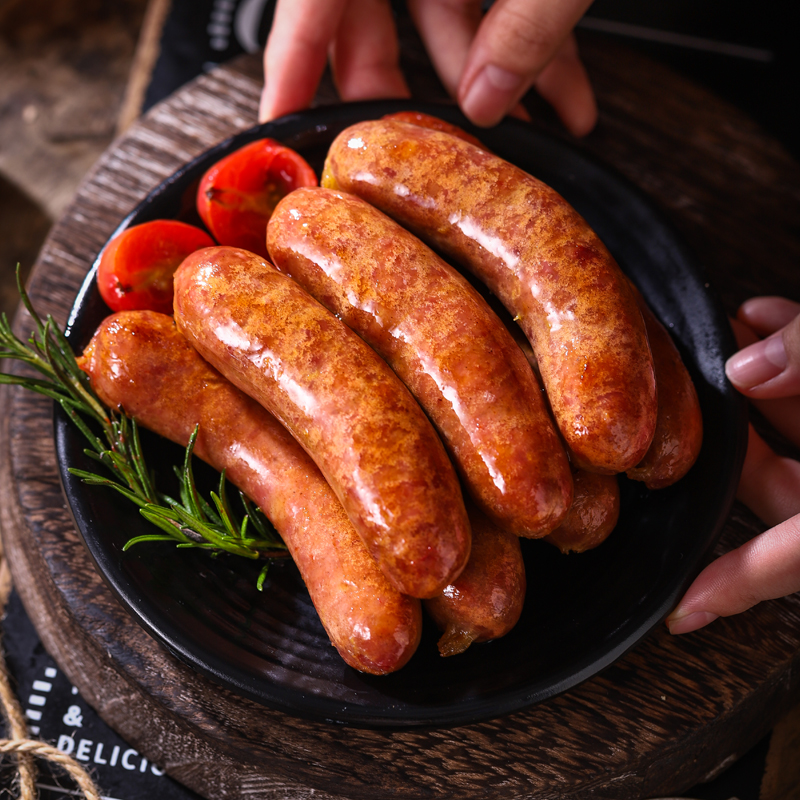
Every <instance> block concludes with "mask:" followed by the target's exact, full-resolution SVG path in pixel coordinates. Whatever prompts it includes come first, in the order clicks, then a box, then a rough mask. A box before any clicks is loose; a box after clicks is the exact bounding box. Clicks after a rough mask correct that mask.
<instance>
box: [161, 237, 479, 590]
mask: <svg viewBox="0 0 800 800" xmlns="http://www.w3.org/2000/svg"><path fill="white" fill-rule="evenodd" d="M175 320H176V322H177V325H178V329H179V330H180V331H181V333H183V335H184V336H186V338H187V339H188V340H189V342H190V343H191V344H192V345H193V346H194V347H195V348H196V349H197V350H198V351H199V352H200V354H201V355H202V356H203V357H204V358H205V359H206V360H207V361H209V362H210V363H211V364H212V365H213V366H214V367H216V368H217V369H218V370H219V371H220V372H222V374H223V375H225V377H226V378H228V379H229V380H230V381H231V382H232V383H233V384H234V385H236V386H238V387H239V388H240V389H241V390H242V391H243V392H245V393H246V394H248V395H249V396H251V397H252V398H254V399H255V400H257V401H258V402H259V403H261V405H263V406H264V407H265V408H266V409H267V410H268V411H269V412H270V413H272V414H273V415H274V416H275V417H277V419H278V420H279V421H280V422H281V423H282V424H283V425H284V426H285V427H286V428H287V429H288V430H289V432H290V433H291V434H292V435H293V436H294V437H295V439H296V440H297V441H298V442H299V443H300V444H301V445H302V446H303V448H304V449H305V450H306V452H307V453H308V454H309V455H310V456H311V458H312V459H313V460H314V461H315V463H316V464H317V466H318V467H319V468H320V470H321V471H322V474H323V475H324V476H325V478H326V479H327V480H328V482H329V483H330V484H331V487H332V488H333V490H334V492H336V495H337V496H338V497H339V500H340V501H341V503H342V505H343V506H344V508H345V511H347V513H348V516H349V517H350V519H351V521H352V522H353V526H354V527H355V529H356V531H358V533H359V535H360V536H361V537H362V539H363V540H364V543H365V544H366V545H367V548H368V549H369V551H370V553H372V555H373V557H374V558H375V559H376V561H377V562H378V564H379V565H380V567H381V569H383V571H384V573H385V574H386V576H387V577H388V578H389V580H390V581H391V582H392V583H393V584H394V586H395V587H396V588H397V589H398V590H399V591H401V592H402V593H403V594H409V595H411V596H412V597H432V596H433V595H435V594H438V593H439V592H440V591H441V590H442V588H443V587H444V586H446V585H447V584H448V583H450V582H451V581H452V580H454V579H455V577H457V576H458V574H459V573H460V572H461V570H462V569H463V568H464V565H465V563H466V561H467V558H468V557H469V548H470V527H469V521H468V519H467V514H466V509H465V508H464V501H463V498H462V496H461V489H460V486H459V483H458V478H457V476H456V473H455V470H454V468H453V466H452V464H451V463H450V460H449V459H448V457H447V453H446V452H445V450H444V446H443V445H442V443H441V440H440V439H439V437H438V435H437V434H436V431H435V430H434V429H433V426H432V425H431V423H430V421H429V420H428V418H427V417H426V416H425V414H424V412H423V411H422V409H421V408H420V407H419V404H418V403H417V402H416V400H414V398H413V397H412V396H411V394H410V393H409V391H408V389H406V387H405V386H404V385H403V384H402V383H401V382H400V379H399V378H398V377H397V376H396V375H395V374H394V373H393V372H392V370H391V369H390V367H389V366H388V365H387V364H386V362H385V361H383V359H381V358H380V356H378V354H377V353H376V352H375V351H374V350H373V349H372V348H370V347H369V346H368V345H367V344H365V343H364V341H363V340H362V339H361V338H360V337H359V336H358V335H357V334H355V333H354V332H353V331H352V330H350V328H348V327H347V326H346V325H345V324H344V323H343V322H341V321H340V320H338V319H336V317H335V316H334V315H333V314H331V313H330V312H329V311H328V310H327V309H325V308H324V307H323V306H322V305H321V304H320V303H318V302H317V301H316V300H314V299H313V298H312V297H311V296H310V295H309V294H308V293H307V292H305V291H304V290H303V289H302V288H301V287H300V286H299V285H298V284H296V283H295V282H294V281H293V280H292V279H291V278H289V277H287V276H286V275H282V274H281V273H280V272H278V270H276V269H275V267H274V266H272V264H270V263H268V262H267V261H265V260H264V259H262V258H259V257H258V256H256V255H254V254H252V253H249V252H247V251H245V250H239V249H237V248H232V247H216V248H207V249H205V250H198V251H196V252H195V253H193V254H192V255H191V256H190V257H189V258H187V259H185V260H184V262H183V263H182V264H181V266H180V267H179V268H178V270H177V272H176V274H175Z"/></svg>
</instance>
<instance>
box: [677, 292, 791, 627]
mask: <svg viewBox="0 0 800 800" xmlns="http://www.w3.org/2000/svg"><path fill="white" fill-rule="evenodd" d="M734 330H735V332H736V335H737V339H738V341H739V345H740V347H742V348H743V349H741V350H740V351H739V352H738V353H736V354H735V355H733V356H732V357H731V358H730V359H729V360H728V362H727V364H726V372H727V375H728V378H729V379H730V381H731V383H733V385H734V386H735V387H736V388H737V389H738V390H739V391H740V392H742V394H745V395H746V396H747V397H749V398H751V400H752V402H753V405H754V406H756V407H757V408H758V409H759V411H761V413H762V414H763V415H764V416H765V417H766V418H767V419H768V420H769V421H770V423H771V424H772V425H773V426H774V427H775V428H776V430H778V431H779V432H781V433H782V434H783V435H784V436H786V437H787V439H789V440H790V441H792V442H793V443H794V444H796V445H798V446H800V303H795V302H793V301H791V300H786V299H783V298H779V297H758V298H753V299H752V300H748V301H747V302H746V303H744V304H743V305H742V307H741V308H740V309H739V313H738V319H737V320H736V321H735V325H734ZM762 337H763V338H762ZM737 496H738V498H739V499H740V500H741V501H742V502H743V503H744V504H745V505H747V506H748V507H749V508H750V509H751V511H753V512H754V513H755V514H757V515H758V516H759V517H760V518H761V519H762V520H763V521H764V522H765V523H766V524H768V525H772V526H774V527H772V528H770V529H769V530H767V531H765V532H764V533H762V534H759V535H758V536H756V537H754V538H753V539H751V540H750V541H749V542H747V543H746V544H744V545H742V546H741V547H738V548H736V549H735V550H732V551H731V552H729V553H726V554H725V555H723V556H721V557H720V558H718V559H717V560H716V561H713V562H712V563H711V564H709V565H708V566H707V567H706V568H705V569H704V570H703V571H702V572H701V573H700V575H698V577H697V578H696V579H695V581H694V583H692V585H691V586H690V587H689V589H688V591H687V592H686V594H685V595H684V596H683V599H682V600H681V601H680V603H679V604H678V606H677V608H676V609H675V610H674V611H673V612H672V613H671V614H670V615H669V617H668V618H667V626H668V628H669V631H670V633H689V632H691V631H694V630H697V629H698V628H702V627H703V626H704V625H707V624H708V623H709V622H712V621H713V620H715V619H717V618H718V617H727V616H730V615H731V614H738V613H739V612H741V611H745V610H747V609H748V608H751V607H752V606H754V605H756V604H757V603H759V602H761V601H762V600H772V599H775V598H778V597H784V596H785V595H788V594H791V593H792V592H796V591H798V590H800V463H798V462H797V461H795V460H793V459H790V458H782V457H780V456H778V455H777V454H776V453H775V452H774V451H773V450H772V449H771V448H770V447H769V445H767V443H766V442H765V441H764V440H763V439H762V438H761V437H760V436H759V435H758V434H757V433H756V432H755V430H754V429H753V427H752V425H751V426H750V439H749V443H748V447H747V456H746V457H745V462H744V467H743V469H742V477H741V481H740V483H739V491H738V494H737Z"/></svg>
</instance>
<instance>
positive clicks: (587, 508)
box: [545, 469, 620, 553]
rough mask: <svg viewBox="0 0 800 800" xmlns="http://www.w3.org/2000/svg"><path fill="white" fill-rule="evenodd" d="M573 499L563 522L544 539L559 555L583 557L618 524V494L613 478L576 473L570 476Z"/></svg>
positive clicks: (617, 486) (582, 471)
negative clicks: (572, 484)
mask: <svg viewBox="0 0 800 800" xmlns="http://www.w3.org/2000/svg"><path fill="white" fill-rule="evenodd" d="M573 481H574V483H575V499H574V500H573V501H572V507H571V508H570V510H569V513H568V514H567V516H566V518H565V519H564V521H563V522H562V523H561V525H559V526H558V528H556V529H555V530H554V531H553V532H552V533H551V534H549V535H548V536H546V537H545V541H546V542H550V543H551V544H554V545H555V546H556V547H558V549H559V550H561V552H562V553H583V552H585V551H586V550H593V549H594V548H595V547H597V546H598V545H600V544H602V543H603V542H604V541H605V540H606V539H607V538H608V537H609V535H610V534H611V532H612V531H613V530H614V528H615V527H616V525H617V522H618V520H619V508H620V494H619V483H618V482H617V476H616V475H599V474H597V473H596V472H587V471H586V470H582V469H578V470H576V471H575V474H574V475H573Z"/></svg>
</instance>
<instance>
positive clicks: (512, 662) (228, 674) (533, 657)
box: [55, 102, 747, 727]
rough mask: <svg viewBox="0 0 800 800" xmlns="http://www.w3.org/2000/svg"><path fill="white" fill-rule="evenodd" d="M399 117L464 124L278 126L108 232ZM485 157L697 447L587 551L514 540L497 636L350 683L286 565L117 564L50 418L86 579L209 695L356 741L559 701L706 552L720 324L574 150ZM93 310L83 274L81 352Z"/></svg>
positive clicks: (505, 133) (122, 524)
mask: <svg viewBox="0 0 800 800" xmlns="http://www.w3.org/2000/svg"><path fill="white" fill-rule="evenodd" d="M409 108H413V109H416V110H421V111H427V112H429V113H432V114H436V115H438V116H440V117H444V118H446V119H448V120H450V121H452V122H455V123H456V124H459V125H462V126H464V127H465V128H467V129H470V130H472V129H471V128H470V126H469V125H468V123H467V122H466V120H465V119H464V118H463V117H462V116H461V115H460V114H459V112H458V111H457V110H456V109H455V108H454V107H449V106H443V107H440V106H436V107H431V106H426V105H422V104H418V103H408V102H371V103H361V104H350V105H344V106H336V107H325V108H320V109H316V110H312V111H308V112H304V113H301V114H296V115H292V116H289V117H285V118H283V119H281V120H278V121H276V122H273V123H269V124H266V125H262V126H259V127H256V128H253V129H252V130H249V131H246V132H244V133H242V134H240V135H237V136H235V137H233V138H232V139H230V140H228V141H226V142H223V143H222V144H220V145H218V146H217V147H214V148H213V149H211V150H210V151H208V152H207V153H205V154H203V155H202V156H200V157H199V158H197V159H196V160H194V161H193V162H191V163H189V164H187V165H186V166H184V167H183V168H182V169H180V170H179V171H178V172H177V173H176V174H174V175H173V176H172V177H170V178H169V179H168V180H166V181H165V182H164V183H163V184H161V185H160V186H159V187H158V188H156V189H155V190H154V191H153V192H152V194H151V195H150V196H149V197H148V198H147V199H146V200H145V201H144V202H143V203H142V204H141V205H139V206H138V207H137V208H136V209H135V210H134V211H133V212H132V213H131V215H130V216H129V217H128V218H127V219H126V220H125V222H124V223H123V225H122V226H121V227H125V226H127V225H131V224H134V223H138V222H143V221H145V220H148V219H154V218H159V217H175V216H178V215H179V214H181V213H182V209H185V207H186V203H185V198H186V197H191V191H192V187H193V185H194V184H195V182H196V181H197V180H198V179H199V177H200V176H201V175H202V173H203V172H204V171H205V170H206V169H207V168H208V167H209V166H210V165H211V164H212V163H213V162H214V161H216V160H217V159H219V158H220V157H221V156H223V155H225V154H227V153H228V152H230V151H231V150H233V149H235V148H237V147H239V146H241V145H243V144H245V143H247V142H249V141H252V140H253V139H256V138H260V137H263V136H270V137H273V138H275V139H278V140H281V141H283V142H284V143H286V144H288V145H289V146H291V147H294V148H295V149H297V150H299V151H300V152H301V153H302V154H303V155H304V156H305V157H306V158H307V159H308V160H309V162H310V163H311V164H312V166H314V167H315V168H316V169H318V170H319V169H320V168H321V166H322V162H323V159H324V156H325V153H326V150H327V147H328V145H329V143H330V142H331V141H332V139H333V138H334V136H335V135H336V134H337V133H338V132H339V131H341V130H342V129H343V128H345V127H346V126H348V125H350V124H352V123H354V122H356V121H358V120H362V119H372V118H376V117H380V116H382V115H383V114H386V113H389V112H392V111H397V110H402V109H409ZM473 132H474V133H476V135H479V136H480V137H481V138H482V139H483V140H484V142H485V143H486V144H487V146H488V147H490V148H491V149H492V150H494V151H495V152H496V153H498V154H500V155H502V156H504V157H505V158H507V159H509V160H510V161H513V162H515V163H516V164H518V165H519V166H521V167H522V168H524V169H526V170H527V171H529V172H531V173H532V174H534V175H536V176H537V177H539V178H541V179H542V180H544V181H546V182H547V183H549V184H550V185H552V186H553V187H554V188H555V189H557V190H558V191H559V192H561V193H562V194H563V195H564V196H565V197H566V198H567V199H568V200H569V201H570V202H571V203H573V205H575V206H576V208H577V209H578V210H579V211H580V212H581V213H582V214H583V215H584V216H585V217H586V218H587V219H588V221H589V223H590V224H591V225H592V226H593V227H594V228H595V230H596V231H597V232H598V233H599V235H600V236H601V238H602V239H603V240H604V241H605V242H606V244H607V245H608V247H609V248H610V249H611V251H612V252H613V253H614V255H615V256H616V257H617V259H618V260H619V263H620V264H621V266H622V268H623V269H624V270H625V272H626V273H627V274H628V275H629V276H630V277H631V278H632V279H633V280H634V281H635V283H636V284H637V285H638V286H639V288H640V289H641V291H642V292H643V293H644V295H645V297H646V298H647V300H648V301H649V302H650V304H651V306H652V307H653V309H654V310H655V312H656V314H657V315H658V316H659V317H660V318H661V320H662V321H663V322H664V323H665V324H666V325H667V326H668V328H669V330H670V331H671V332H672V334H673V336H674V338H675V340H676V342H677V343H678V346H679V347H680V350H681V352H682V355H683V357H684V359H685V361H686V364H687V366H688V367H689V370H690V371H691V373H692V377H693V378H694V381H695V384H696V386H697V390H698V394H699V396H700V402H701V404H702V408H703V417H704V424H705V440H704V443H703V449H702V453H701V455H700V458H699V461H698V462H697V464H696V465H695V467H694V468H693V469H692V471H691V472H690V473H689V475H688V476H686V477H685V478H684V479H683V480H682V481H680V482H679V483H678V484H677V485H675V486H673V487H670V488H668V489H664V490H661V491H658V492H650V491H648V490H647V489H645V488H644V486H643V485H641V484H638V483H633V482H630V481H627V480H625V479H623V480H622V482H621V483H622V511H621V519H620V523H619V526H618V528H617V529H616V530H615V531H614V533H613V535H612V536H611V537H610V538H609V539H608V540H607V541H606V542H605V543H604V544H603V545H602V546H600V547H599V548H598V549H597V550H594V551H592V552H589V553H585V554H583V555H580V556H562V555H561V554H560V553H559V552H558V551H557V550H556V549H555V548H553V547H551V546H549V545H547V544H546V543H543V542H529V541H525V542H523V545H524V551H525V557H526V565H527V570H528V573H527V576H528V587H529V589H528V595H527V600H526V605H525V610H524V613H523V615H522V618H521V620H520V621H519V624H518V625H517V627H516V628H515V629H514V630H513V631H512V632H511V633H510V634H509V635H508V636H506V637H505V638H504V639H501V640H499V641H496V642H491V643H487V644H483V645H474V646H473V647H471V648H470V649H469V650H468V651H467V652H466V653H464V654H463V655H460V656H456V657H452V658H447V659H443V658H441V657H439V655H438V653H437V650H436V640H437V638H438V634H437V632H436V631H435V630H434V628H433V625H432V624H431V623H430V620H426V626H425V633H424V635H423V640H422V642H421V644H420V647H419V650H418V651H417V653H416V654H415V656H414V657H413V659H412V660H411V662H410V663H409V664H408V665H407V666H406V667H404V668H403V669H402V670H400V671H399V672H398V673H396V674H394V675H389V676H385V677H373V676H368V675H362V674H360V673H358V672H356V671H355V670H352V669H351V668H349V667H347V666H345V664H344V663H343V662H342V661H341V659H340V658H339V656H338V654H337V653H336V651H335V650H334V649H333V648H332V647H331V645H330V643H329V641H328V639H327V637H326V635H325V632H324V630H323V629H322V626H321V625H320V623H319V620H318V618H317V615H316V612H315V611H314V608H313V606H312V605H311V603H310V601H309V598H308V595H307V593H306V591H305V588H304V587H303V586H302V583H301V581H300V580H299V578H298V574H297V571H296V569H295V568H294V566H293V565H292V564H291V563H285V564H280V565H277V566H275V567H274V568H273V569H272V570H271V572H270V574H269V577H268V579H267V582H266V585H265V587H264V591H263V592H261V593H259V592H258V591H257V590H256V588H255V582H256V575H257V572H258V565H256V564H253V563H251V562H249V561H247V560H244V559H240V558H236V557H222V558H211V557H209V556H208V555H207V554H204V553H203V552H201V551H194V550H177V549H176V548H175V547H173V546H172V545H170V544H161V543H153V544H141V545H137V546H136V547H134V548H133V549H131V550H130V551H128V552H126V553H123V552H122V546H123V545H124V543H125V542H126V541H127V540H128V539H129V538H130V537H132V536H134V535H138V534H141V533H143V532H144V531H145V530H146V529H147V523H146V522H144V520H143V519H142V518H140V517H139V515H138V513H137V512H136V510H135V509H134V508H133V507H132V505H130V504H128V503H127V502H126V501H125V500H124V499H123V498H121V497H119V496H117V494H116V493H114V492H112V491H110V490H106V489H103V488H97V487H87V486H86V485H84V484H83V483H81V482H80V481H79V480H78V479H76V478H75V477H74V476H72V475H71V474H70V473H69V472H68V471H67V469H68V467H70V466H75V467H80V468H83V469H90V468H93V466H94V464H93V463H92V462H89V461H88V459H87V458H86V457H85V455H84V454H83V447H84V445H83V440H82V437H81V435H80V434H79V433H77V432H76V430H75V429H74V428H73V427H72V425H71V424H70V423H69V421H68V420H67V419H66V418H65V416H64V415H62V414H61V413H57V414H56V420H55V432H56V444H57V452H58V460H59V467H60V471H61V478H62V481H63V485H64V491H65V494H66V497H67V500H68V502H69V506H70V508H71V510H72V514H73V516H74V518H75V522H76V525H77V528H78V530H79V532H80V534H81V536H82V537H83V539H84V541H85V543H86V546H87V548H88V549H89V552H90V553H91V555H92V558H93V559H94V561H95V563H96V565H97V568H98V569H99V571H100V573H101V574H102V575H103V578H104V579H105V580H106V582H107V583H108V585H109V586H110V587H111V588H112V590H113V591H114V592H115V594H116V595H117V596H118V597H119V599H120V600H121V601H122V603H123V604H124V605H125V606H126V607H127V608H128V610H129V611H130V612H131V613H132V614H133V616H134V617H135V618H136V619H137V620H138V622H139V623H140V624H141V625H143V626H144V628H145V629H146V630H147V631H148V632H149V633H150V634H151V635H152V636H154V637H155V638H156V639H157V640H158V641H160V642H162V643H163V644H164V645H166V646H167V647H168V648H169V649H170V650H171V651H172V652H173V653H175V655H176V656H177V657H178V658H180V659H181V660H183V661H184V662H186V663H187V664H189V665H191V666H192V667H194V668H195V669H197V670H198V671H199V672H201V673H203V674H205V675H206V676H208V677H210V678H211V679H212V680H215V681H218V682H219V683H221V684H223V685H224V686H226V687H228V688H230V689H232V690H234V691H235V692H238V693H241V694H242V695H245V696H247V697H249V698H251V699H254V700H256V701H259V702H261V703H263V704H265V705H267V706H270V707H272V708H274V709H278V710H280V711H283V712H286V713H287V714H293V715H296V716H301V717H306V718H311V719H316V720H326V721H331V722H336V723H344V724H351V725H359V726H366V727H409V726H416V725H426V726H430V725H433V726H445V725H448V726H449V725H457V724H465V723H470V722H476V721H479V720H483V719H487V718H490V717H494V716H497V715H500V714H504V713H508V712H513V711H516V710H519V709H522V708H525V707H526V706H529V705H531V704H533V703H537V702H539V701H541V700H544V699H546V698H549V697H552V696H553V695H556V694H558V693H559V692H563V691H564V690H566V689H569V688H571V687H573V686H575V685H576V684H578V683H580V682H581V681H583V680H585V679H586V678H589V677H590V676H592V675H594V674H596V673H597V672H599V671H600V670H602V669H603V668H604V667H606V666H608V665H609V664H611V663H612V662H613V661H614V660H615V659H617V658H619V657H620V656H621V655H622V654H623V653H625V652H626V651H627V650H628V649H629V648H631V647H632V646H634V645H635V644H636V643H637V642H639V641H640V640H641V639H642V638H643V637H645V636H646V635H647V634H648V633H649V632H651V631H652V630H653V628H654V627H655V626H656V625H658V624H659V623H660V622H661V621H662V620H663V619H664V617H665V616H666V615H667V614H668V613H669V611H670V610H671V608H672V607H673V606H674V605H675V603H676V601H677V600H678V599H679V598H680V596H681V594H682V592H683V591H684V590H685V589H686V587H687V586H688V584H689V582H690V581H691V579H692V578H693V576H694V575H695V574H696V572H697V570H698V568H699V565H700V563H701V560H702V558H703V556H704V555H705V554H706V553H707V552H708V550H709V548H710V547H711V546H712V545H713V543H714V542H715V540H716V539H717V537H718V535H719V533H720V532H721V530H722V526H723V524H724V522H725V519H726V517H727V515H728V512H729V510H730V507H731V504H732V502H733V498H734V494H735V488H736V485H737V482H738V478H739V473H740V469H741V464H742V459H743V456H744V451H745V445H746V436H747V427H746V421H745V420H746V412H745V404H744V401H743V400H742V398H741V397H740V396H739V395H738V394H737V393H735V392H734V391H733V390H732V388H731V387H730V386H729V384H728V382H727V381H726V379H725V373H724V361H725V358H726V357H727V356H728V355H729V354H730V353H732V352H733V351H734V349H735V345H734V342H733V339H732V335H731V331H730V328H729V325H728V322H727V319H726V316H725V314H724V312H723V310H722V308H721V306H720V304H719V302H718V301H717V299H716V297H715V296H714V294H713V292H712V291H711V290H710V289H709V287H708V284H707V283H706V281H705V279H704V277H703V275H702V274H701V272H700V270H698V268H697V266H696V265H695V264H694V263H693V261H692V259H691V257H690V256H689V254H688V253H687V252H686V250H685V249H684V247H683V246H682V245H681V243H680V242H679V241H678V240H677V238H676V236H675V235H674V233H673V231H672V230H671V228H670V226H669V225H668V224H667V223H666V221H665V220H664V218H663V217H662V215H661V213H659V211H658V210H657V209H656V208H654V207H653V205H652V204H651V203H650V202H649V201H648V199H647V198H646V197H645V196H644V195H643V194H641V193H640V192H639V191H638V190H637V189H636V188H635V187H633V186H632V185H631V184H629V183H628V182H627V181H626V180H624V179H623V178H621V177H620V176H619V175H618V174H616V173H615V172H614V171H612V170H610V169H608V168H607V167H606V166H604V165H603V164H600V163H597V162H596V161H594V160H593V159H590V158H588V157H587V156H586V155H584V154H582V153H581V152H580V151H578V150H577V149H575V148H573V147H572V146H570V145H568V144H566V143H564V142H562V141H558V140H556V139H553V138H549V137H547V136H544V135H542V134H540V133H537V132H536V131H534V130H533V129H532V128H531V127H529V126H527V125H525V124H523V123H519V122H516V121H507V122H504V123H502V124H501V125H500V126H498V127H497V128H494V129H492V130H489V131H475V130H473ZM107 313H108V309H107V308H106V307H105V305H104V304H103V302H102V301H101V300H100V297H99V294H98V292H97V289H96V284H95V278H94V270H93V271H92V273H90V274H89V276H88V277H87V280H86V282H85V284H84V286H83V288H82V290H81V292H80V294H79V296H78V298H77V300H76V302H75V306H74V310H73V313H72V316H71V319H70V323H69V326H68V336H69V340H70V342H71V344H72V345H73V347H74V348H75V349H76V350H81V349H82V348H83V347H84V346H85V344H86V343H87V342H88V340H89V338H90V336H91V334H92V332H93V331H94V330H95V328H96V326H97V325H98V323H99V322H100V321H101V319H102V318H103V317H104V316H105V315H106V314H107ZM146 447H147V449H148V454H149V455H148V459H149V461H150V463H151V464H153V465H155V466H156V467H157V469H158V470H159V472H160V475H161V476H162V477H164V479H165V480H166V479H167V478H168V476H169V475H170V474H171V465H172V464H174V463H179V461H180V458H181V454H182V451H181V450H179V449H178V448H175V447H174V446H172V445H170V444H169V443H167V442H164V441H163V440H160V439H157V437H151V438H149V439H148V440H147V441H146Z"/></svg>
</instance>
